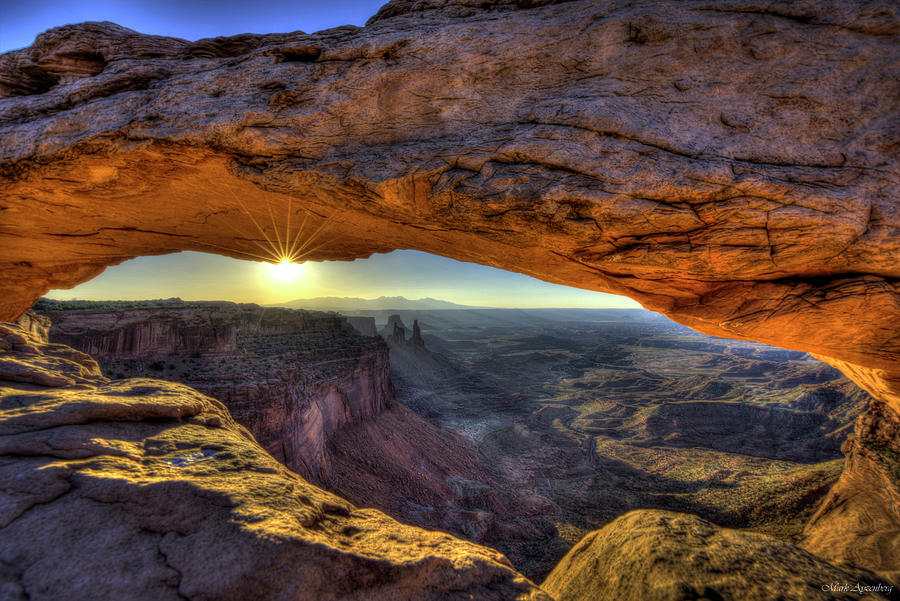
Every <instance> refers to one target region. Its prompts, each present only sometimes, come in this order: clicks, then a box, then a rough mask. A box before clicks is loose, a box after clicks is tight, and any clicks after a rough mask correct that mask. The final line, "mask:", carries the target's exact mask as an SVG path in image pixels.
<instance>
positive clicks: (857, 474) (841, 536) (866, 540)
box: [803, 403, 900, 582]
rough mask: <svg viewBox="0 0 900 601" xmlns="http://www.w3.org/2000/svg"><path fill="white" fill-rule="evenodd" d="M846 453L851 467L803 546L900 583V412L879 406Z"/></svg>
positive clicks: (859, 425)
mask: <svg viewBox="0 0 900 601" xmlns="http://www.w3.org/2000/svg"><path fill="white" fill-rule="evenodd" d="M844 451H845V453H846V455H847V467H846V468H845V470H844V473H843V474H841V478H840V480H838V482H837V484H835V485H834V487H833V488H832V489H831V491H830V492H829V494H828V496H827V497H826V498H825V501H824V502H823V503H822V505H821V506H820V507H819V510H818V511H817V512H816V514H815V515H814V516H813V517H812V519H811V520H810V522H809V524H808V525H807V527H806V531H805V534H806V540H805V541H804V543H803V546H804V547H805V548H806V549H809V550H810V551H812V552H813V553H816V554H817V555H821V556H822V557H825V558H827V559H830V560H834V561H848V562H851V563H854V564H856V565H863V566H866V567H869V568H871V569H874V570H878V571H880V572H881V573H882V574H884V575H885V576H887V577H889V578H891V579H893V581H894V582H900V565H898V560H897V558H898V557H900V416H898V415H897V414H896V413H895V412H894V411H893V410H892V409H891V408H890V407H887V406H886V405H883V404H881V403H879V404H876V405H874V406H873V407H872V408H871V409H870V410H869V411H868V412H867V413H865V414H863V415H862V416H860V418H859V419H858V420H857V422H856V428H855V432H854V437H853V438H851V439H849V440H848V441H847V442H846V443H845V446H844Z"/></svg>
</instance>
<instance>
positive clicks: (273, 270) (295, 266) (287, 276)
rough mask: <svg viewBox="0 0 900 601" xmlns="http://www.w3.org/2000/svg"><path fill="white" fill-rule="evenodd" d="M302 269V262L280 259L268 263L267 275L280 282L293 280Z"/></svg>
mask: <svg viewBox="0 0 900 601" xmlns="http://www.w3.org/2000/svg"><path fill="white" fill-rule="evenodd" d="M302 271H303V263H293V262H291V261H290V260H288V259H282V260H281V262H280V263H269V275H271V276H272V277H273V278H275V279H276V280H279V281H281V282H289V281H291V280H295V279H297V278H298V277H299V276H300V272H302Z"/></svg>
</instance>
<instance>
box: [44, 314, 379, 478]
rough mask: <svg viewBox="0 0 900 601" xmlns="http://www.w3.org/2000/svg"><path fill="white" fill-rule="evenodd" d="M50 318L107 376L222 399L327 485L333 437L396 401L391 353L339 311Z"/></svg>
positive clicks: (282, 454)
mask: <svg viewBox="0 0 900 601" xmlns="http://www.w3.org/2000/svg"><path fill="white" fill-rule="evenodd" d="M49 315H52V326H51V328H50V339H51V340H52V341H54V342H60V343H64V344H68V345H71V346H73V347H75V348H78V349H80V350H83V351H85V352H87V353H89V354H91V355H93V356H94V357H96V358H97V359H98V360H99V361H100V364H101V365H102V366H103V369H104V371H105V372H106V373H107V374H108V375H113V376H115V377H123V376H154V375H155V376H160V377H167V378H171V379H175V380H177V381H180V382H184V383H186V384H189V385H191V386H194V387H196V388H197V389H198V390H201V391H202V392H204V393H206V394H209V395H210V396H213V397H215V398H218V399H220V400H221V401H222V402H224V403H225V404H226V405H227V406H228V408H229V410H230V411H231V413H232V415H234V417H235V419H236V420H237V421H238V422H239V423H241V424H242V425H244V426H246V427H247V428H248V429H249V430H250V431H251V432H252V433H253V435H254V437H255V438H256V439H257V440H258V441H259V442H260V444H261V445H263V447H264V448H265V449H266V450H267V451H268V452H269V453H271V454H272V455H273V456H274V457H276V458H277V459H279V460H281V461H283V462H284V463H285V465H287V466H288V467H290V468H291V469H292V470H294V471H296V472H297V473H300V474H303V475H304V476H306V477H307V478H313V479H315V480H319V481H321V480H327V478H328V470H329V466H328V464H327V462H326V461H325V447H326V444H327V442H328V439H329V438H330V437H331V436H332V435H333V434H334V432H336V431H337V430H339V429H340V428H341V427H343V426H345V425H347V424H350V423H354V422H357V421H361V420H367V419H371V418H373V417H374V416H375V415H377V414H379V413H381V412H382V411H383V410H385V409H386V408H389V407H391V406H393V404H394V391H393V387H392V385H391V380H390V366H389V362H388V351H387V347H386V346H385V345H384V343H383V342H381V341H380V340H378V339H376V338H371V337H368V338H367V337H363V336H360V335H358V334H357V333H356V331H355V330H354V329H353V328H352V327H351V326H350V325H349V324H348V323H347V322H346V321H345V320H344V319H343V318H341V317H339V316H336V315H333V314H326V313H316V312H306V311H292V310H288V309H267V308H261V307H258V306H255V305H234V304H231V303H214V304H193V305H188V306H184V307H175V306H172V307H167V308H151V309H126V310H101V311H90V310H82V311H57V312H53V313H50V314H49Z"/></svg>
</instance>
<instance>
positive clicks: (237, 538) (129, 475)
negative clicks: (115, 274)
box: [0, 324, 549, 601]
mask: <svg viewBox="0 0 900 601" xmlns="http://www.w3.org/2000/svg"><path fill="white" fill-rule="evenodd" d="M0 340H2V341H6V342H10V341H11V343H10V346H12V348H4V349H2V350H0V358H2V359H3V361H4V363H3V366H4V367H2V368H0V369H2V372H0V598H3V599H4V600H7V599H9V600H10V601H20V600H21V601H24V600H29V601H39V600H50V599H134V600H138V599H147V600H153V601H162V600H168V599H172V600H179V599H180V600H184V599H190V600H200V599H221V600H229V599H232V600H235V601H237V600H245V599H279V600H297V601H299V600H310V601H312V600H316V601H320V600H326V599H335V600H337V599H341V600H348V601H349V600H367V601H368V600H379V599H381V600H391V601H393V600H404V599H406V600H410V601H412V600H420V599H421V600H427V599H434V600H437V599H441V600H444V599H447V600H451V599H460V600H462V599H472V598H476V599H485V600H490V599H496V600H500V599H503V600H506V599H510V600H512V599H516V600H519V599H521V600H525V599H529V600H535V601H537V600H543V601H549V597H547V596H546V595H545V594H544V593H542V592H540V591H539V589H537V587H535V586H534V585H533V584H531V583H530V582H529V581H528V580H526V579H525V578H524V577H523V576H521V575H520V574H519V573H518V572H516V571H515V570H513V569H512V568H511V567H510V566H509V563H508V561H507V560H506V558H504V557H503V556H502V555H501V554H500V553H498V552H496V551H494V550H492V549H488V548H486V547H481V546H478V545H475V544H471V543H468V542H465V541H461V540H458V539H455V538H453V537H452V536H449V535H447V534H443V533H439V532H431V531H427V530H422V529H419V528H415V527H411V526H405V525H403V524H400V523H398V522H396V521H394V520H393V519H391V518H389V517H387V516H385V515H384V514H383V513H381V512H379V511H376V510H372V509H358V508H356V507H354V506H352V505H350V504H349V503H347V502H346V501H344V500H343V499H341V498H339V497H336V496H335V495H332V494H330V493H327V492H325V491H323V490H321V489H318V488H316V487H314V486H312V485H311V484H309V483H308V482H306V481H305V480H304V479H302V478H301V477H299V476H297V475H296V474H294V473H293V472H291V471H289V470H288V469H287V468H285V467H284V466H283V465H281V464H280V463H278V462H277V461H276V460H275V459H273V458H272V457H271V455H269V454H268V453H266V452H265V451H264V450H263V449H262V448H261V447H260V446H259V445H258V444H257V443H256V441H255V440H254V439H253V437H252V436H251V435H250V434H249V433H248V432H247V431H246V430H245V429H243V428H242V427H241V426H239V425H237V424H236V423H235V422H234V420H233V419H232V418H231V416H230V415H229V413H228V411H227V410H226V409H225V407H224V406H223V405H222V404H221V403H219V402H218V401H216V400H214V399H211V398H209V397H207V396H204V395H202V394H200V393H199V392H197V391H195V390H193V389H191V388H188V387H187V386H183V385H180V384H175V383H171V382H164V381H160V380H150V379H131V380H119V381H109V380H107V379H106V378H104V377H102V376H101V375H100V373H99V371H98V370H97V367H96V363H94V362H93V360H91V359H90V358H88V357H87V356H86V355H83V354H81V353H77V352H75V351H72V350H71V349H68V348H67V347H63V346H62V345H52V344H47V343H45V342H43V341H42V340H41V339H40V338H39V337H38V336H37V335H35V334H32V333H30V332H28V331H27V330H25V329H23V328H21V327H18V326H14V325H10V324H2V325H0ZM11 362H21V365H22V368H21V369H20V370H18V371H11V370H9V368H8V367H7V366H8V365H9V363H11ZM25 372H29V373H38V372H41V373H44V374H45V376H46V377H35V378H32V379H31V380H26V379H24V378H23V377H21V375H22V373H25ZM9 373H13V374H14V375H15V377H16V379H15V380H14V381H9V380H8V379H7V377H8V374H9Z"/></svg>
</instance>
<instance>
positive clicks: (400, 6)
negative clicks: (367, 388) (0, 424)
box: [0, 0, 900, 527]
mask: <svg viewBox="0 0 900 601" xmlns="http://www.w3.org/2000/svg"><path fill="white" fill-rule="evenodd" d="M898 23H900V21H898V17H897V14H896V8H895V7H892V6H891V5H889V4H883V3H878V2H869V1H865V0H859V1H857V2H838V1H836V0H835V1H829V2H819V3H815V4H800V5H798V4H796V3H791V2H787V1H785V2H767V3H765V4H764V5H763V4H760V3H756V2H753V1H751V0H729V1H726V2H704V1H699V0H696V1H695V0H691V1H688V2H680V1H679V2H675V1H674V0H668V1H667V0H655V1H647V2H641V1H625V0H621V1H613V2H606V3H603V4H602V5H599V4H597V3H593V2H589V1H576V2H553V1H549V2H548V1H538V2H532V1H528V2H526V1H525V0H498V1H496V2H494V3H490V4H486V3H476V2H469V1H468V0H455V1H453V2H449V3H443V2H432V1H431V0H426V1H419V2H412V1H410V0H395V1H394V2H391V3H389V4H388V5H386V6H385V7H384V8H382V10H381V11H379V13H378V14H377V15H376V16H375V17H373V19H372V20H371V21H370V22H369V24H368V25H367V26H366V27H365V28H357V27H350V26H348V27H340V28H336V29H331V30H326V31H321V32H318V33H314V34H305V33H302V32H294V33H287V34H273V35H242V36H235V37H232V38H217V39H207V40H200V41H198V42H187V41H184V40H178V39H172V38H164V37H158V36H149V35H142V34H139V33H136V32H133V31H130V30H127V29H124V28H122V27H119V26H117V25H114V24H111V23H91V24H82V25H76V26H66V27H61V28H58V29H54V30H51V31H48V32H46V33H44V34H42V35H41V36H39V37H38V38H37V39H36V40H35V43H34V45H33V46H31V47H30V48H26V49H24V50H18V51H14V52H11V53H7V54H5V55H3V56H2V57H0V95H2V98H0V141H2V143H0V181H2V186H3V193H2V198H0V248H2V252H0V281H2V282H3V295H2V298H0V318H2V319H5V320H12V319H15V318H17V317H18V316H19V315H20V314H22V313H23V312H24V311H25V310H26V309H27V308H28V307H29V306H30V305H31V304H32V303H33V302H34V300H36V299H37V298H38V297H39V296H40V295H41V294H43V293H45V292H46V291H47V290H49V289H51V288H59V287H70V286H74V285H76V284H78V283H80V282H83V281H85V280H87V279H90V278H91V277H93V276H95V275H96V274H98V273H99V272H101V271H102V270H103V269H104V268H105V267H106V266H108V265H112V264H116V263H119V262H121V261H123V260H126V259H128V258H132V257H135V256H140V255H149V254H162V253H169V252H175V251H180V250H198V251H206V252H218V253H221V254H226V255H229V256H233V257H237V258H247V259H254V258H258V256H259V253H260V245H265V244H266V243H267V242H271V240H270V239H271V238H275V237H278V236H279V232H278V231H277V230H276V228H275V226H274V225H269V224H270V223H273V224H274V223H285V222H286V221H287V220H288V219H291V220H292V221H293V222H294V223H298V222H300V221H301V220H302V219H303V216H304V215H309V217H308V222H309V227H310V228H312V227H316V228H318V226H320V225H322V224H324V228H323V229H322V232H324V233H326V235H325V236H324V237H323V242H327V243H326V244H324V245H321V246H319V245H317V247H316V248H315V249H314V250H313V252H311V254H310V255H309V256H308V258H310V259H353V258H356V257H363V256H367V255H369V254H371V253H373V252H386V251H390V250H393V249H397V248H412V249H418V250H423V251H428V252H432V253H436V254H441V255H444V256H449V257H453V258H456V259H460V260H466V261H474V262H479V263H484V264H488V265H492V266H495V267H500V268H503V269H508V270H512V271H519V272H522V273H526V274H528V275H532V276H535V277H538V278H541V279H544V280H548V281H551V282H556V283H561V284H568V285H572V286H577V287H581V288H587V289H592V290H599V291H606V292H613V293H617V294H625V295H628V296H630V297H632V298H634V299H636V300H638V301H639V302H641V303H642V304H643V305H644V306H645V307H647V308H649V309H653V310H656V311H660V312H662V313H665V314H666V315H668V316H670V317H672V318H673V319H675V320H677V321H679V322H681V323H684V324H686V325H688V326H691V327H693V328H695V329H697V330H699V331H702V332H705V333H708V334H713V335H719V336H728V337H735V338H746V339H753V340H758V341H762V342H767V343H771V344H776V345H779V346H783V347H787V348H793V349H798V350H806V351H810V352H813V353H815V354H816V355H817V356H819V357H820V358H822V359H824V360H826V361H828V362H830V363H832V364H834V365H836V366H838V367H840V368H841V369H843V370H844V371H845V372H846V373H847V374H848V375H849V376H851V377H852V378H853V379H854V380H855V381H856V382H858V383H860V384H861V385H862V386H863V387H865V388H867V389H868V390H869V391H870V392H872V393H873V394H874V395H875V396H876V397H877V398H878V399H879V400H880V402H881V403H885V404H886V405H887V413H886V414H885V415H886V416H887V417H884V416H882V418H881V421H880V422H879V423H884V420H885V419H887V420H888V421H891V420H896V415H897V411H898V410H900V359H898V358H900V327H898V325H897V323H898V317H900V208H898V201H897V198H898V191H900V184H898V181H900V180H898V171H900V161H898V152H897V135H898V133H900V120H898V119H897V97H898V92H900V77H898V75H900V60H898V58H900V44H898V43H897V41H898V40H897V38H898V32H900V25H898ZM298 25H301V24H298ZM248 211H249V212H250V213H251V214H252V215H255V216H256V218H257V219H258V220H259V221H260V223H259V225H260V228H261V230H262V231H260V228H254V227H253V226H252V224H251V221H252V219H250V218H249V217H248V215H247V213H248ZM270 215H271V218H270V217H268V216H270ZM267 220H269V221H267ZM310 231H311V230H310ZM267 239H269V240H267ZM879 415H880V414H879ZM891 423H893V422H891ZM887 431H893V430H890V428H889V429H888V430H887ZM891 444H894V445H896V444H897V441H896V440H895V439H894V440H893V441H892V442H891ZM888 518H890V519H893V520H894V521H895V524H894V525H895V526H898V525H900V517H898V516H897V515H896V511H895V512H894V515H893V516H891V515H888ZM898 527H900V526H898Z"/></svg>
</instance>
